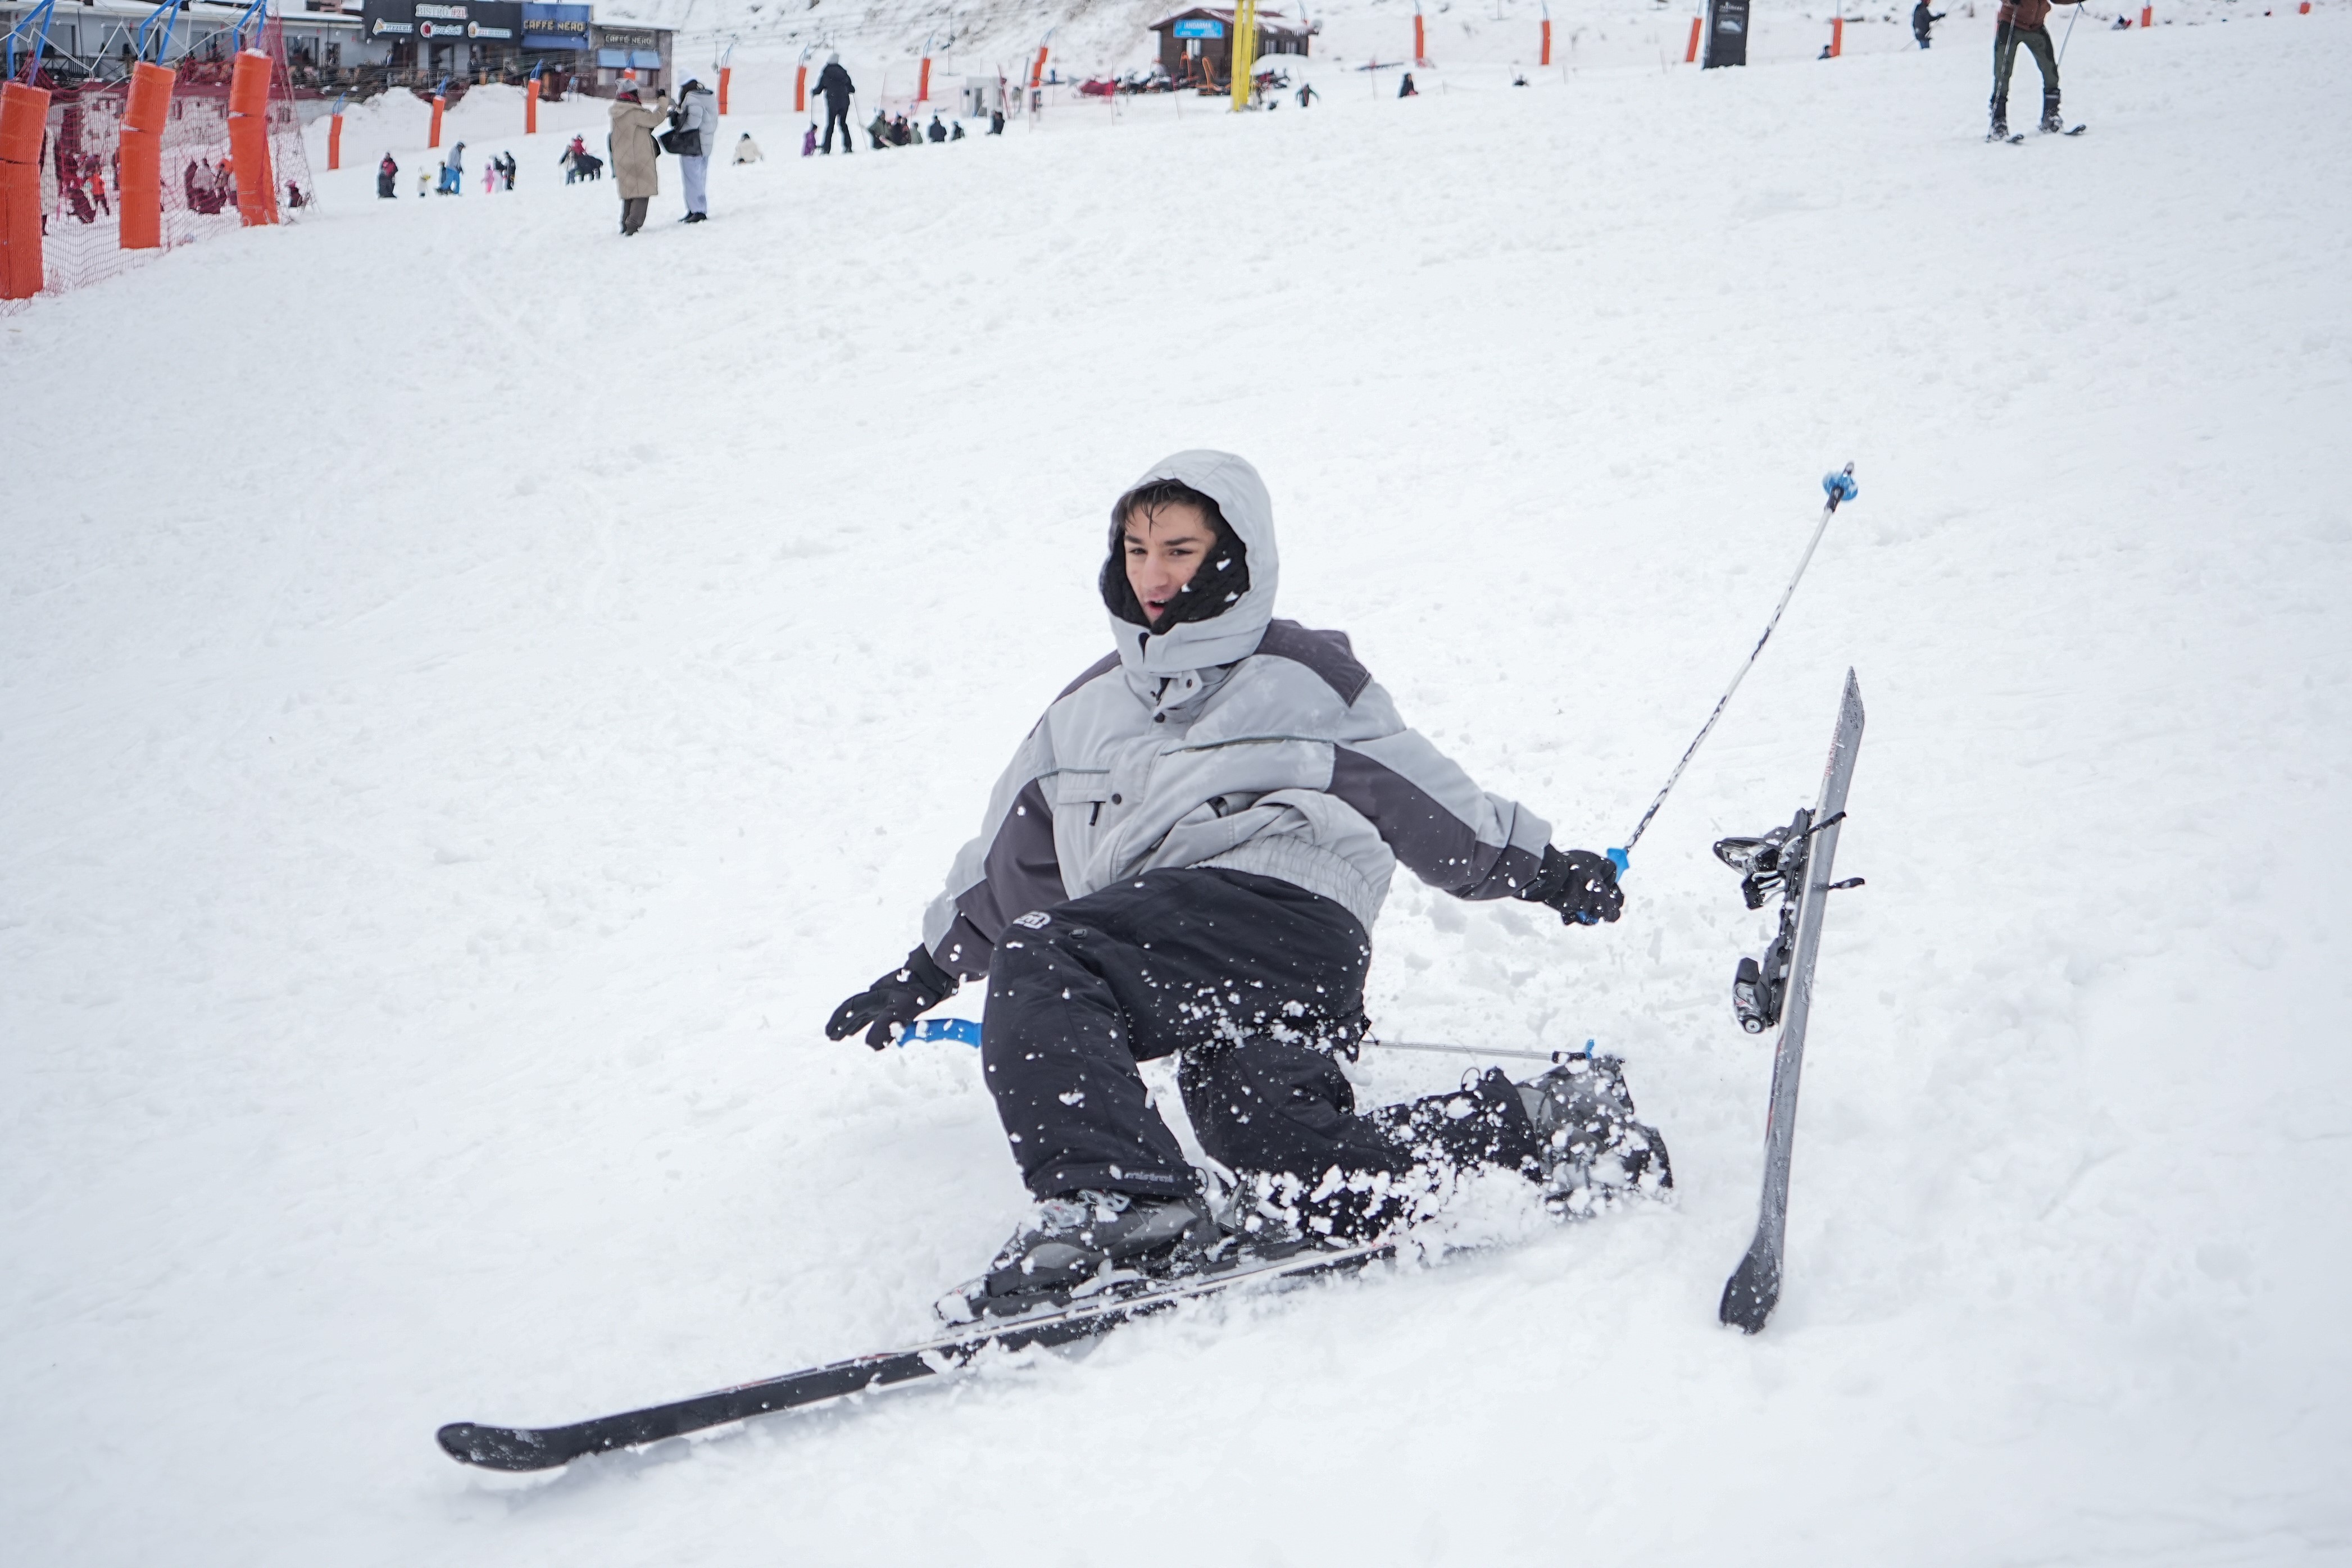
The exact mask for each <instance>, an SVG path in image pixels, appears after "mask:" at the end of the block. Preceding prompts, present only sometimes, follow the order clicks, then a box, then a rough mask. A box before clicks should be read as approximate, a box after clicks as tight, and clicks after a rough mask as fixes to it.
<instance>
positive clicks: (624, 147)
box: [606, 84, 669, 235]
mask: <svg viewBox="0 0 2352 1568" xmlns="http://www.w3.org/2000/svg"><path fill="white" fill-rule="evenodd" d="M612 112H613V134H612V137H611V138H610V140H609V141H608V142H607V143H606V145H607V148H608V150H609V151H610V152H612V154H613V178H614V181H616V182H617V183H618V184H619V186H620V191H621V232H622V233H623V234H625V235H633V234H635V233H636V232H637V230H639V229H640V228H643V227H644V226H645V222H646V204H647V203H648V202H650V201H652V200H653V199H654V197H656V196H657V195H659V194H660V193H661V176H660V175H659V174H658V173H657V172H656V163H655V160H656V159H657V158H659V157H660V156H661V152H660V149H658V148H656V146H655V145H654V127H655V126H656V125H659V124H660V123H661V122H662V120H664V119H666V118H667V116H668V114H669V94H667V93H666V92H658V91H657V92H656V93H655V94H654V101H653V105H652V107H651V108H647V107H646V104H645V102H644V101H643V100H642V99H640V98H639V97H638V96H637V89H636V88H635V85H634V84H632V85H628V86H625V87H623V88H622V89H621V95H620V96H619V97H618V98H616V99H614V100H613V111H612Z"/></svg>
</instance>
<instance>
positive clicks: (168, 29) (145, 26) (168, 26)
mask: <svg viewBox="0 0 2352 1568" xmlns="http://www.w3.org/2000/svg"><path fill="white" fill-rule="evenodd" d="M158 22H161V23H163V42H162V43H161V44H159V45H157V46H156V48H155V62H154V63H155V64H157V65H159V66H160V65H163V63H164V62H165V58H166V57H168V56H169V55H170V54H171V52H172V35H173V32H174V31H176V30H177V29H178V27H179V25H180V0H163V4H161V5H157V6H156V7H155V9H154V10H153V11H152V13H150V14H149V16H148V17H147V19H146V20H145V21H144V22H142V23H140V24H139V37H138V38H137V40H136V41H135V42H134V43H133V44H132V45H131V55H132V56H133V57H135V58H137V59H139V60H142V61H143V60H145V59H146V58H147V35H148V34H150V33H152V32H153V31H154V30H155V24H156V23H158Z"/></svg>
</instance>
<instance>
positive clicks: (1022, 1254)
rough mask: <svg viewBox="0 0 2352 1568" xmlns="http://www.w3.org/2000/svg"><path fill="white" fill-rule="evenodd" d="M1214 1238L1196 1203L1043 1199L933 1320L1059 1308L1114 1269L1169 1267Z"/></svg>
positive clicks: (1096, 1195) (1119, 1195)
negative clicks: (981, 1271) (978, 1274)
mask: <svg viewBox="0 0 2352 1568" xmlns="http://www.w3.org/2000/svg"><path fill="white" fill-rule="evenodd" d="M1217 1239H1218V1228H1217V1224H1216V1221H1215V1220H1214V1219H1213V1218H1211V1216H1210V1213H1209V1207H1208V1205H1207V1204H1205V1203H1203V1202H1202V1200H1201V1199H1199V1198H1197V1197H1181V1198H1148V1197H1136V1196H1134V1195H1133V1194H1130V1193H1124V1192H1097V1191H1094V1190H1092V1189H1088V1190H1087V1191H1084V1192H1080V1193H1076V1194H1074V1195H1072V1196H1070V1197H1048V1198H1043V1199H1040V1200H1039V1201H1038V1204H1037V1207H1035V1208H1034V1209H1032V1210H1031V1211H1030V1214H1029V1218H1027V1219H1026V1220H1024V1221H1023V1222H1022V1225H1021V1228H1019V1229H1018V1230H1015V1231H1014V1232H1013V1238H1012V1239H1011V1240H1009V1241H1007V1242H1005V1244H1004V1246H1003V1248H1002V1249H1000V1250H999V1251H998V1252H997V1254H996V1257H995V1258H994V1260H992V1261H991V1262H990V1263H989V1265H988V1270H987V1272H985V1273H983V1274H982V1275H981V1276H980V1277H979V1278H978V1279H976V1280H971V1281H967V1282H966V1283H964V1284H962V1285H960V1286H958V1287H957V1288H956V1289H955V1290H952V1291H949V1292H948V1293H947V1294H946V1295H945V1296H942V1297H941V1298H940V1301H939V1307H938V1311H939V1315H940V1318H941V1319H942V1320H943V1321H945V1322H950V1323H966V1322H973V1321H975V1320H976V1319H978V1318H981V1317H982V1316H988V1317H1010V1316H1014V1315H1017V1314H1019V1313H1022V1312H1033V1311H1035V1310H1036V1309H1038V1308H1040V1307H1055V1306H1063V1305H1066V1304H1067V1303H1068V1301H1070V1299H1071V1297H1073V1296H1075V1295H1080V1294H1085V1293H1087V1291H1088V1290H1089V1288H1090V1287H1096V1286H1098V1285H1100V1284H1103V1283H1108V1282H1109V1281H1110V1279H1111V1277H1112V1276H1113V1275H1115V1274H1117V1273H1118V1272H1119V1271H1121V1270H1136V1269H1139V1268H1146V1267H1151V1268H1155V1269H1158V1268H1165V1267H1168V1266H1171V1265H1174V1264H1177V1263H1180V1262H1181V1260H1183V1259H1184V1258H1186V1257H1188V1256H1190V1255H1193V1254H1198V1253H1204V1252H1206V1251H1207V1250H1208V1249H1209V1248H1210V1247H1212V1246H1213V1244H1214V1243H1215V1242H1216V1240H1217Z"/></svg>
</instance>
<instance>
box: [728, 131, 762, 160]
mask: <svg viewBox="0 0 2352 1568" xmlns="http://www.w3.org/2000/svg"><path fill="white" fill-rule="evenodd" d="M763 156H764V154H763V153H761V151H760V144H759V143H758V142H756V141H752V140H751V132H750V131H745V132H743V134H742V135H741V136H740V137H739V138H737V139H736V142H735V162H738V163H757V162H759V161H760V160H761V157H763Z"/></svg>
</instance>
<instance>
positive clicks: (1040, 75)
mask: <svg viewBox="0 0 2352 1568" xmlns="http://www.w3.org/2000/svg"><path fill="white" fill-rule="evenodd" d="M1044 80H1045V45H1044V44H1040V45H1038V46H1037V58H1036V59H1035V60H1034V61H1033V62H1032V63H1031V65H1030V67H1029V90H1030V91H1032V92H1034V91H1036V90H1037V87H1038V85H1039V84H1040V83H1042V82H1043V81H1044Z"/></svg>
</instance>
